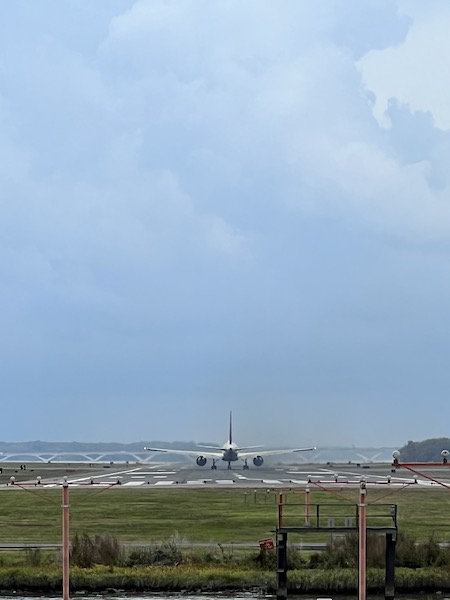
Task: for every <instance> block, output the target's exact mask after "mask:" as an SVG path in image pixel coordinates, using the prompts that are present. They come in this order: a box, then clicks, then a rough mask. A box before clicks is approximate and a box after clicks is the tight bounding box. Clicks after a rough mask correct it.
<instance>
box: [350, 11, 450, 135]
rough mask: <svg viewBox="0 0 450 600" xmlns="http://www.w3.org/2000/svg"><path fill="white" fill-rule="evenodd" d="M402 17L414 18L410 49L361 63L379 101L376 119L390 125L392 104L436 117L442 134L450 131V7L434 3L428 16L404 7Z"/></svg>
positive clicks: (371, 55) (375, 53)
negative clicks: (389, 107) (390, 105)
mask: <svg viewBox="0 0 450 600" xmlns="http://www.w3.org/2000/svg"><path fill="white" fill-rule="evenodd" d="M399 4H400V7H401V9H402V11H404V12H405V13H406V14H409V15H411V16H412V18H413V24H412V26H411V28H410V30H409V33H408V36H407V38H406V40H405V42H404V43H402V44H398V45H394V46H392V47H389V48H383V49H374V50H371V51H370V52H368V53H367V54H366V55H365V56H364V57H363V58H362V60H361V61H360V68H361V70H362V73H363V77H364V81H365V84H366V86H367V87H368V88H369V89H370V90H372V91H373V92H374V93H375V95H376V102H375V105H374V114H375V115H376V117H377V119H378V120H379V122H380V123H382V124H383V125H385V126H387V125H388V124H389V121H388V119H387V118H386V115H385V112H386V110H387V107H388V102H389V100H390V99H391V98H396V99H397V100H399V101H400V102H401V103H406V104H408V105H409V106H411V108H412V110H414V111H417V110H423V111H430V112H431V114H432V115H433V118H434V120H435V123H436V125H437V126H438V127H440V128H441V129H450V108H449V107H450V84H449V82H448V78H447V77H446V75H445V73H448V72H449V70H450V40H449V36H448V29H449V25H450V5H449V4H448V2H433V3H428V4H427V7H426V10H423V8H424V7H423V3H422V6H418V5H417V3H414V2H410V1H405V2H399Z"/></svg>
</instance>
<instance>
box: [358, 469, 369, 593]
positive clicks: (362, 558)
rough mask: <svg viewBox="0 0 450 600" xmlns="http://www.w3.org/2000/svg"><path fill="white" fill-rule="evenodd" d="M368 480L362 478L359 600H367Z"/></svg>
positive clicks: (359, 526) (359, 523) (359, 529)
mask: <svg viewBox="0 0 450 600" xmlns="http://www.w3.org/2000/svg"><path fill="white" fill-rule="evenodd" d="M366 493H367V490H366V482H365V481H364V480H363V479H361V483H360V497H359V505H358V508H359V510H358V534H359V548H358V600H366V592H367V583H366V565H367V560H366V550H367V539H366V535H367V530H366V520H367V518H366Z"/></svg>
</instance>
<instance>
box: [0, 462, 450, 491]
mask: <svg viewBox="0 0 450 600" xmlns="http://www.w3.org/2000/svg"><path fill="white" fill-rule="evenodd" d="M15 473H18V471H17V470H16V471H15ZM30 474H31V473H30V472H28V473H27V475H30ZM19 475H21V476H20V477H16V478H15V479H17V481H15V484H16V485H36V484H38V485H42V486H45V487H57V486H58V485H61V484H62V483H63V481H64V477H66V478H67V482H68V483H69V484H70V487H81V486H85V485H88V484H92V485H96V486H109V485H113V484H116V485H120V486H122V487H124V488H134V489H142V488H152V489H153V488H155V489H157V488H159V489H164V488H165V489H167V488H169V487H172V488H173V487H183V488H201V487H214V488H220V487H236V488H248V489H249V490H252V489H256V488H267V489H274V488H277V489H278V488H279V489H289V488H305V487H306V486H307V485H315V484H317V485H320V486H325V487H333V486H337V487H342V486H349V487H357V486H359V485H360V481H361V478H362V477H363V478H365V480H366V482H367V484H368V485H376V486H378V485H379V486H383V485H390V486H391V487H393V486H403V485H405V484H415V485H417V486H420V487H425V488H431V487H439V484H438V483H437V482H441V483H443V484H444V485H448V486H450V470H449V468H448V467H442V468H440V467H433V468H422V470H420V469H419V468H416V469H415V472H412V471H409V470H407V469H405V468H396V469H394V468H392V466H391V465H390V464H377V463H371V464H360V465H356V464H345V465H330V464H327V465H320V464H309V465H306V464H301V465H299V464H295V465H279V464H277V465H273V466H270V465H263V466H262V467H253V468H252V467H250V468H249V469H247V470H244V469H243V468H242V465H241V464H239V463H238V464H237V465H233V464H232V468H231V469H227V467H226V464H224V465H223V466H218V468H217V470H212V469H211V468H209V467H208V466H206V467H198V466H196V465H192V466H191V465H186V463H183V464H179V463H169V462H164V463H162V462H156V461H155V462H154V463H148V464H145V465H143V464H133V465H131V464H121V463H117V464H115V463H114V464H109V465H101V464H89V465H88V464H83V463H77V464H70V465H63V464H61V465H58V467H56V465H52V472H49V470H48V469H46V468H45V466H39V465H35V466H34V469H33V477H32V478H29V477H27V476H26V474H25V473H19ZM37 482H39V483H37ZM0 487H6V488H11V487H12V483H11V481H9V482H8V481H7V482H6V483H4V484H3V485H0Z"/></svg>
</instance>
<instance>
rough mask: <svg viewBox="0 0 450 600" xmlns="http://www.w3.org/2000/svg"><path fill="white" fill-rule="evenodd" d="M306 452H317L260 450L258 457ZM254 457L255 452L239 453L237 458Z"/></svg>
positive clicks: (299, 449) (296, 449) (305, 449)
mask: <svg viewBox="0 0 450 600" xmlns="http://www.w3.org/2000/svg"><path fill="white" fill-rule="evenodd" d="M308 450H317V448H316V447H314V448H294V449H292V448H290V449H289V450H261V452H258V454H259V456H276V455H277V454H291V453H292V452H307V451H308ZM242 456H243V457H246V456H255V452H239V457H242Z"/></svg>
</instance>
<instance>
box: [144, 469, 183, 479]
mask: <svg viewBox="0 0 450 600" xmlns="http://www.w3.org/2000/svg"><path fill="white" fill-rule="evenodd" d="M175 473H176V471H162V470H158V471H139V475H143V476H144V477H145V476H146V475H147V476H151V477H157V476H158V475H175Z"/></svg>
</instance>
